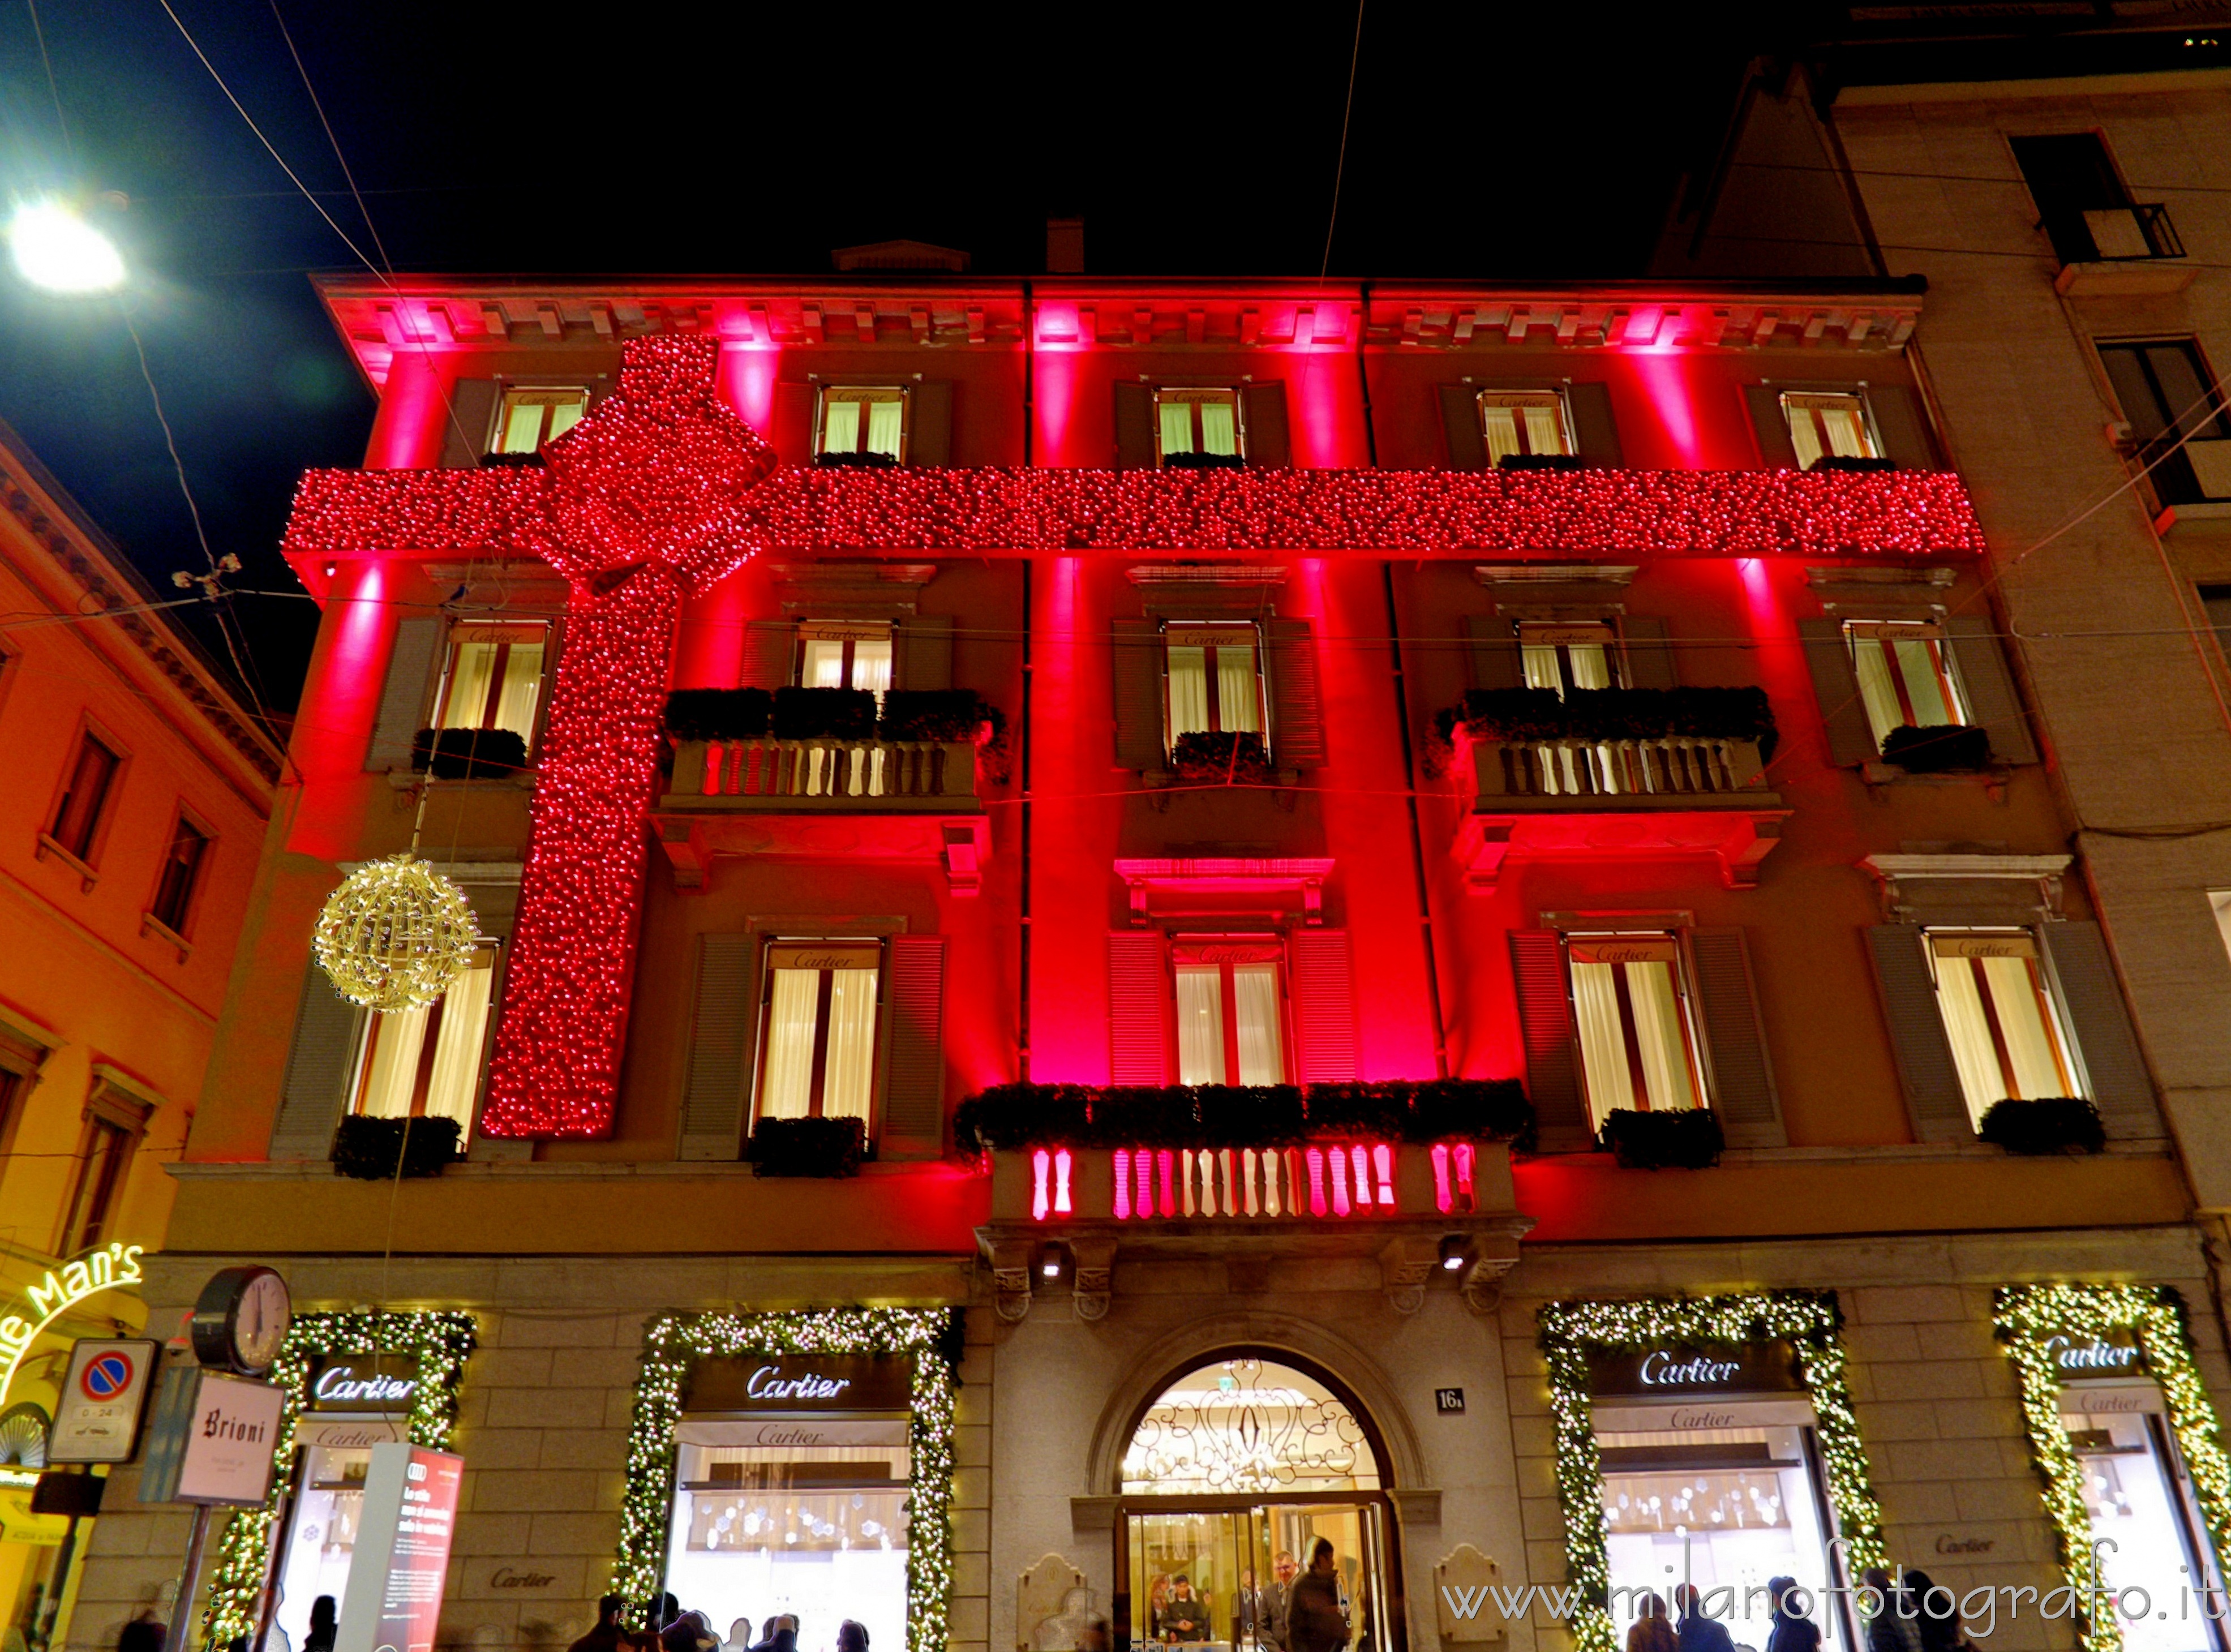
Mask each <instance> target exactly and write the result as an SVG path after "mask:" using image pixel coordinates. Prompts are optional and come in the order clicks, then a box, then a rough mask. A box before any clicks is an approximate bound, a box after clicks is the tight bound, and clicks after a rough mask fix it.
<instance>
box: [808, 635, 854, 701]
mask: <svg viewBox="0 0 2231 1652" xmlns="http://www.w3.org/2000/svg"><path fill="white" fill-rule="evenodd" d="M799 682H800V683H803V684H804V685H805V687H807V688H809V689H841V688H843V687H844V643H843V642H842V641H841V640H839V639H837V638H831V637H809V638H806V639H805V670H804V671H802V672H801V673H800V674H799Z"/></svg>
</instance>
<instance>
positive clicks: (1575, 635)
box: [1518, 619, 1620, 700]
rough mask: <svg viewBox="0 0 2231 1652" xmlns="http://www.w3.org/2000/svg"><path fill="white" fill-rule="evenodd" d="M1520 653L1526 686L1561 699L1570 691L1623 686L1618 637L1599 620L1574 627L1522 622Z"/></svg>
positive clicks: (1519, 626)
mask: <svg viewBox="0 0 2231 1652" xmlns="http://www.w3.org/2000/svg"><path fill="white" fill-rule="evenodd" d="M1518 654H1519V659H1520V662H1521V664H1522V667H1523V670H1524V671H1525V673H1526V686H1527V687H1528V688H1529V689H1547V690H1549V692H1550V693H1552V694H1554V695H1555V696H1557V697H1558V698H1559V699H1561V700H1562V699H1563V698H1564V697H1565V690H1567V689H1613V688H1618V687H1620V671H1619V634H1618V633H1617V632H1614V631H1613V630H1612V628H1611V627H1610V626H1609V625H1605V624H1603V623H1602V622H1601V620H1591V621H1582V622H1581V623H1578V624H1574V625H1551V624H1546V623H1536V621H1533V620H1530V619H1527V620H1521V621H1520V622H1519V625H1518Z"/></svg>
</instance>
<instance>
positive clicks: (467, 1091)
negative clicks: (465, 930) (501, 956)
mask: <svg viewBox="0 0 2231 1652" xmlns="http://www.w3.org/2000/svg"><path fill="white" fill-rule="evenodd" d="M494 985H495V964H494V963H493V962H486V963H483V962H475V963H474V964H473V965H472V966H471V967H470V968H469V969H467V970H466V971H465V973H464V974H463V975H460V976H458V977H457V979H456V981H455V982H453V983H452V984H451V986H450V988H449V991H448V992H446V993H444V994H443V995H442V1024H441V1026H440V1027H439V1028H437V1030H436V1032H435V1034H434V1069H433V1072H431V1073H430V1074H429V1075H428V1076H427V1079H426V1116H427V1117H428V1118H454V1119H456V1121H457V1123H458V1124H460V1125H461V1126H462V1127H463V1128H464V1129H466V1130H470V1129H471V1128H472V1123H473V1097H474V1095H475V1092H478V1091H479V1089H480V1085H481V1051H482V1047H483V1046H484V1045H485V1044H486V1042H487V1040H488V993H489V990H490V988H492V987H493V986H494Z"/></svg>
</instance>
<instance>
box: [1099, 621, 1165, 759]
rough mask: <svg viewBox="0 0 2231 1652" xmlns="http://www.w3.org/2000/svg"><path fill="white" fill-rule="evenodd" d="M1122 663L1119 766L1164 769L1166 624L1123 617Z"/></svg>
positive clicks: (1118, 631) (1118, 666)
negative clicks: (1163, 713) (1164, 641)
mask: <svg viewBox="0 0 2231 1652" xmlns="http://www.w3.org/2000/svg"><path fill="white" fill-rule="evenodd" d="M1113 630H1114V638H1113V647H1112V651H1113V654H1114V656H1115V766H1116V767H1117V768H1136V769H1140V770H1142V771H1143V770H1146V769H1149V768H1161V766H1162V760H1163V757H1164V755H1165V753H1164V750H1163V746H1162V628H1161V626H1160V625H1157V624H1155V623H1154V621H1153V620H1151V619H1118V620H1117V621H1115V625H1114V627H1113Z"/></svg>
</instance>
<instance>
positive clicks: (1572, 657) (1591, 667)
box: [1565, 643, 1611, 689]
mask: <svg viewBox="0 0 2231 1652" xmlns="http://www.w3.org/2000/svg"><path fill="white" fill-rule="evenodd" d="M1565 654H1566V658H1568V660H1569V661H1570V662H1571V664H1572V671H1573V686H1574V687H1575V688H1576V689H1607V688H1609V687H1610V686H1611V661H1610V658H1608V657H1607V655H1606V654H1605V652H1604V647H1603V645H1602V644H1601V643H1573V644H1569V645H1567V647H1566V650H1565Z"/></svg>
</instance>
